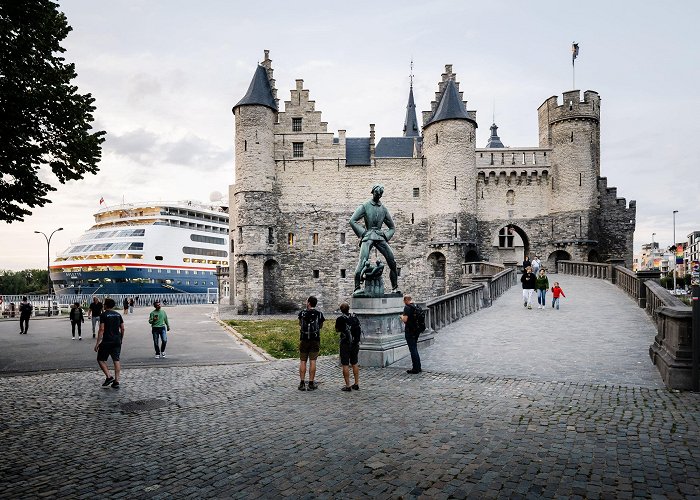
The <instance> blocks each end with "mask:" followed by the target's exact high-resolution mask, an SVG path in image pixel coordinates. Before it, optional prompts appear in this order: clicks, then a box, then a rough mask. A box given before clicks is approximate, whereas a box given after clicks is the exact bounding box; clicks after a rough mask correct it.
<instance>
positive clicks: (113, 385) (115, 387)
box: [112, 380, 119, 389]
mask: <svg viewBox="0 0 700 500" xmlns="http://www.w3.org/2000/svg"><path fill="white" fill-rule="evenodd" d="M112 389H119V381H118V380H115V381H114V382H112Z"/></svg>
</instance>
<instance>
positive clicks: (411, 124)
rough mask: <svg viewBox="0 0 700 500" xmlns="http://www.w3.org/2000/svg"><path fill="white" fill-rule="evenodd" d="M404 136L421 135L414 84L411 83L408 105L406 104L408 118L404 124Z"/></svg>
mask: <svg viewBox="0 0 700 500" xmlns="http://www.w3.org/2000/svg"><path fill="white" fill-rule="evenodd" d="M403 136H404V137H418V136H420V128H419V127H418V119H417V118H416V103H415V102H414V100H413V85H411V88H410V90H409V91H408V105H407V106H406V120H405V121H404V124H403Z"/></svg>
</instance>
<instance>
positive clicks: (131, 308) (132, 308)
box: [129, 298, 134, 314]
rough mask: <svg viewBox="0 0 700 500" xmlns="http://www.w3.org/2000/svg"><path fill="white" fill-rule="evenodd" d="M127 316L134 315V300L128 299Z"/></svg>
mask: <svg viewBox="0 0 700 500" xmlns="http://www.w3.org/2000/svg"><path fill="white" fill-rule="evenodd" d="M129 314H134V299H133V298H131V299H129Z"/></svg>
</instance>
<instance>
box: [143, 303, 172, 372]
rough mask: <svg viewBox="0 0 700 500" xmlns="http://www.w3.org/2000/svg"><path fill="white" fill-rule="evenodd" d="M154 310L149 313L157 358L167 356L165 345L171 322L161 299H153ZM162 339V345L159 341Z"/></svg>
mask: <svg viewBox="0 0 700 500" xmlns="http://www.w3.org/2000/svg"><path fill="white" fill-rule="evenodd" d="M153 308H154V309H153V310H152V311H151V314H149V315H148V323H149V324H150V325H151V334H152V335H153V347H154V349H155V350H156V359H158V358H164V357H165V346H166V345H167V344H168V333H167V332H169V331H170V323H169V322H168V315H167V313H166V312H165V311H163V310H161V308H160V301H159V300H154V301H153ZM159 341H160V346H159V345H158V342H159Z"/></svg>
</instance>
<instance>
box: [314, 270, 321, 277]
mask: <svg viewBox="0 0 700 500" xmlns="http://www.w3.org/2000/svg"><path fill="white" fill-rule="evenodd" d="M320 274H321V273H320V272H319V271H318V269H314V278H318V277H319V276H320Z"/></svg>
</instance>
